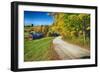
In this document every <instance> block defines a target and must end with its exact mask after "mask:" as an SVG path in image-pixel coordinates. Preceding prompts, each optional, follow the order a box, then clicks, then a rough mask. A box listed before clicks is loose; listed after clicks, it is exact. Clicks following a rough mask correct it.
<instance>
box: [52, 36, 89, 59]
mask: <svg viewBox="0 0 100 73" xmlns="http://www.w3.org/2000/svg"><path fill="white" fill-rule="evenodd" d="M53 45H54V49H55V51H56V52H57V54H58V55H59V57H60V58H61V59H63V60H67V59H80V58H82V57H87V56H88V57H89V56H90V51H89V50H86V49H84V48H81V47H79V46H77V45H73V44H70V43H68V42H65V41H63V40H62V39H61V36H59V37H56V38H55V39H54V40H53Z"/></svg>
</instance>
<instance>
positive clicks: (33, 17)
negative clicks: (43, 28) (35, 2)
mask: <svg viewBox="0 0 100 73" xmlns="http://www.w3.org/2000/svg"><path fill="white" fill-rule="evenodd" d="M53 22H54V17H53V16H51V15H49V13H48V12H34V11H24V24H25V25H29V24H34V25H51V24H53Z"/></svg>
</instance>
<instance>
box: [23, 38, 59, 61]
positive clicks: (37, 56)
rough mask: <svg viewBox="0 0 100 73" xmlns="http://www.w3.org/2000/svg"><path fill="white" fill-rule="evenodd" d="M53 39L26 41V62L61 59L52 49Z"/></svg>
mask: <svg viewBox="0 0 100 73" xmlns="http://www.w3.org/2000/svg"><path fill="white" fill-rule="evenodd" d="M52 40H53V37H46V38H42V39H37V40H31V41H30V40H25V41H24V61H45V60H46V61H47V60H55V59H59V57H58V55H57V54H56V52H55V51H54V49H53V48H52Z"/></svg>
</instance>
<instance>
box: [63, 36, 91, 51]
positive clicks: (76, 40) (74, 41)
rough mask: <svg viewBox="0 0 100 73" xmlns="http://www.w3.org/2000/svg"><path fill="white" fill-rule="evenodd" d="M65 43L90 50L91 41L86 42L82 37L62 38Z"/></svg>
mask: <svg viewBox="0 0 100 73" xmlns="http://www.w3.org/2000/svg"><path fill="white" fill-rule="evenodd" d="M62 39H63V40H64V41H67V42H69V43H71V44H75V45H78V46H80V47H82V48H85V49H88V50H90V41H89V39H87V40H86V41H85V42H84V40H83V38H82V37H73V38H62Z"/></svg>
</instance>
